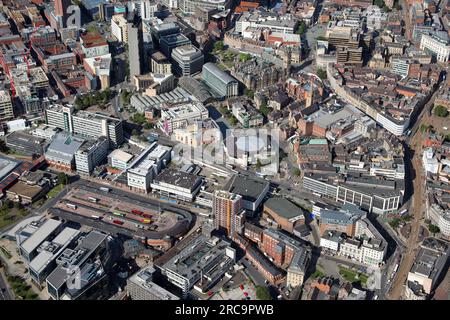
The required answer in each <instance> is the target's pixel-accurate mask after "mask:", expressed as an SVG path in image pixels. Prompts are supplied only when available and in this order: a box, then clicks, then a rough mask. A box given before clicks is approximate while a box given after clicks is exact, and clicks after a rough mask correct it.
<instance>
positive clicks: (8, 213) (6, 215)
mask: <svg viewBox="0 0 450 320" xmlns="http://www.w3.org/2000/svg"><path fill="white" fill-rule="evenodd" d="M27 215H28V211H27V210H25V209H23V208H20V209H18V208H3V209H1V210H0V229H3V228H5V227H7V226H9V225H11V224H13V223H15V222H17V220H19V219H20V218H23V217H25V216H27Z"/></svg>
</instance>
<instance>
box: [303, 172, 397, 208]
mask: <svg viewBox="0 0 450 320" xmlns="http://www.w3.org/2000/svg"><path fill="white" fill-rule="evenodd" d="M329 178H330V179H329ZM303 187H304V188H305V189H307V190H311V191H312V192H315V193H318V194H320V195H322V196H325V197H328V198H331V199H333V200H334V201H337V202H339V203H343V204H345V203H352V204H355V205H356V206H358V207H359V208H361V209H363V210H366V211H368V212H373V213H376V214H387V213H389V212H397V210H398V208H400V205H401V203H402V199H403V190H402V184H401V183H400V182H399V181H398V180H397V181H391V180H380V179H372V178H347V180H346V181H345V182H336V181H332V179H331V177H328V176H327V175H324V174H316V173H308V174H305V175H304V177H303Z"/></svg>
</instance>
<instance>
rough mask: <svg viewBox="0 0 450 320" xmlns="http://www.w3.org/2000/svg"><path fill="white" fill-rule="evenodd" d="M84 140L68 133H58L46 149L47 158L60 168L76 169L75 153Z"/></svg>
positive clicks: (48, 161) (50, 163) (50, 162)
mask: <svg viewBox="0 0 450 320" xmlns="http://www.w3.org/2000/svg"><path fill="white" fill-rule="evenodd" d="M84 141H85V140H84V139H82V138H80V137H74V136H72V135H71V134H68V133H63V132H61V133H58V134H57V135H56V136H55V138H54V139H53V140H52V142H51V143H50V144H49V145H48V146H47V148H46V150H45V160H46V161H47V163H48V164H49V165H51V166H54V167H55V168H57V169H59V170H65V171H72V170H74V169H75V154H76V152H77V151H78V149H79V148H80V147H81V146H82V145H83V143H84Z"/></svg>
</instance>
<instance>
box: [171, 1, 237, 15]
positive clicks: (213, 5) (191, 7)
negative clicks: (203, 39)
mask: <svg viewBox="0 0 450 320" xmlns="http://www.w3.org/2000/svg"><path fill="white" fill-rule="evenodd" d="M232 3H233V1H231V0H218V1H216V0H178V8H179V9H180V10H181V11H182V12H183V13H184V14H194V13H195V9H196V8H204V9H209V10H213V9H217V10H220V11H223V10H226V9H229V8H230V7H231V4H232Z"/></svg>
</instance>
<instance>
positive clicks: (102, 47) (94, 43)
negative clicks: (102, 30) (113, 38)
mask: <svg viewBox="0 0 450 320" xmlns="http://www.w3.org/2000/svg"><path fill="white" fill-rule="evenodd" d="M80 45H81V50H82V51H83V53H84V56H85V57H86V58H94V57H98V56H104V55H107V54H109V45H108V42H107V41H106V39H105V38H103V37H102V36H101V35H100V34H98V33H86V34H82V35H81V36H80Z"/></svg>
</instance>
